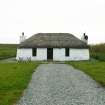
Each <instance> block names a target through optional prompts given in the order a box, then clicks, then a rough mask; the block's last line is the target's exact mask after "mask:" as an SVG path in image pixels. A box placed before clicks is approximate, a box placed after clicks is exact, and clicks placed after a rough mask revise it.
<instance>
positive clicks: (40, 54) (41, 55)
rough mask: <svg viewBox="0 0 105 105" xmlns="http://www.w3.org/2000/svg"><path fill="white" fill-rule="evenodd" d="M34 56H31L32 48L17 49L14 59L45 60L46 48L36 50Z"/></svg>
mask: <svg viewBox="0 0 105 105" xmlns="http://www.w3.org/2000/svg"><path fill="white" fill-rule="evenodd" d="M36 54H37V55H36V56H32V48H27V49H26V48H21V49H17V56H16V59H17V60H19V59H20V58H21V60H29V59H31V60H32V61H35V60H47V48H37V50H36Z"/></svg>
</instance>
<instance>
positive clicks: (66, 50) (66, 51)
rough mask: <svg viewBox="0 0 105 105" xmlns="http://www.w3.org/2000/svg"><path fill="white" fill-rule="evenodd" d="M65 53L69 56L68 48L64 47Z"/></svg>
mask: <svg viewBox="0 0 105 105" xmlns="http://www.w3.org/2000/svg"><path fill="white" fill-rule="evenodd" d="M65 55H66V56H69V48H65Z"/></svg>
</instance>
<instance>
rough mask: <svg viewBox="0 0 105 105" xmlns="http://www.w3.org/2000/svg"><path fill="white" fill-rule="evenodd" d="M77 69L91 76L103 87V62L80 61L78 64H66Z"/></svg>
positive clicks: (104, 68)
mask: <svg viewBox="0 0 105 105" xmlns="http://www.w3.org/2000/svg"><path fill="white" fill-rule="evenodd" d="M67 64H70V65H72V66H74V67H75V68H78V69H79V70H81V71H83V72H85V73H86V74H88V75H89V76H91V77H92V78H93V79H94V80H96V81H97V82H98V83H100V84H101V85H102V86H105V62H99V61H80V62H67Z"/></svg>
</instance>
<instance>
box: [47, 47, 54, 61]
mask: <svg viewBox="0 0 105 105" xmlns="http://www.w3.org/2000/svg"><path fill="white" fill-rule="evenodd" d="M47 60H53V48H47Z"/></svg>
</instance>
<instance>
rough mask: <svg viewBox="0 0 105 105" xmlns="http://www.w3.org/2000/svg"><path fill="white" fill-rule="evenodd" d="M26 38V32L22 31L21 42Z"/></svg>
mask: <svg viewBox="0 0 105 105" xmlns="http://www.w3.org/2000/svg"><path fill="white" fill-rule="evenodd" d="M25 39H26V36H24V32H22V35H21V36H20V43H21V42H24V40H25Z"/></svg>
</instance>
